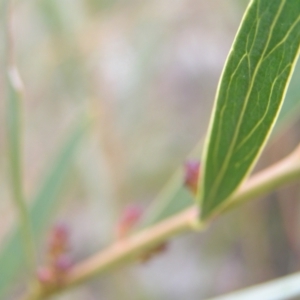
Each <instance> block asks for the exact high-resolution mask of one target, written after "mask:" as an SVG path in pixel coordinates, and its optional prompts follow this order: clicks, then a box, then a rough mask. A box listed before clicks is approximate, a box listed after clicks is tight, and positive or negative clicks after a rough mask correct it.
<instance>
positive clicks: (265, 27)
mask: <svg viewBox="0 0 300 300" xmlns="http://www.w3.org/2000/svg"><path fill="white" fill-rule="evenodd" d="M299 44H300V1H299V0H272V1H269V0H254V1H252V2H251V3H250V5H249V7H248V9H247V11H246V14H245V16H244V18H243V21H242V23H241V26H240V29H239V31H238V34H237V36H236V39H235V41H234V43H233V47H232V50H231V52H230V54H229V56H228V59H227V62H226V64H225V68H224V70H223V74H222V77H221V80H220V83H219V88H218V92H217V98H216V104H215V107H214V112H213V116H212V119H211V124H210V129H209V134H208V138H207V142H206V147H205V151H204V158H203V162H204V168H203V174H204V175H203V176H202V179H201V183H200V184H201V190H200V197H199V198H200V202H201V218H202V219H205V218H207V217H208V216H210V215H211V214H213V213H215V211H216V210H218V209H220V207H221V206H222V205H224V203H225V202H226V199H227V198H228V197H229V196H230V195H231V194H232V193H233V192H234V191H235V190H236V189H237V188H238V186H239V185H240V184H241V183H242V181H243V179H244V178H245V177H246V176H247V175H248V173H249V172H250V171H251V169H252V167H253V165H254V163H255V162H256V160H257V158H258V156H259V154H260V152H261V151H262V148H263V146H264V145H265V143H266V140H267V138H268V136H269V135H270V131H271V129H272V127H273V125H274V123H275V121H276V118H277V116H278V113H279V110H280V107H281V105H282V102H283V98H284V95H285V91H286V88H287V85H288V82H289V79H290V77H291V73H292V71H293V68H294V65H295V62H296V58H297V55H298V52H299Z"/></svg>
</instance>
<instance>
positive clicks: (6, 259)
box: [0, 122, 87, 299]
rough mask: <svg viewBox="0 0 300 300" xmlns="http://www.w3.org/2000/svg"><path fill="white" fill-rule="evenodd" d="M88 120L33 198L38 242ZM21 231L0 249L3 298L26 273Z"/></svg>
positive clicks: (32, 213)
mask: <svg viewBox="0 0 300 300" xmlns="http://www.w3.org/2000/svg"><path fill="white" fill-rule="evenodd" d="M86 129H87V124H86V122H82V123H80V125H79V126H78V125H77V126H76V128H75V129H73V131H72V132H71V134H70V136H69V137H68V138H67V140H66V142H65V143H64V144H63V146H62V148H61V150H60V152H59V153H58V156H57V158H56V159H55V160H54V162H53V163H51V165H50V166H49V167H50V171H49V173H48V176H46V178H45V180H44V182H43V184H42V185H41V188H40V189H39V191H38V192H37V194H36V195H35V197H34V199H33V206H32V209H31V211H30V218H31V221H32V224H33V231H34V236H35V241H36V242H39V240H40V238H41V235H42V233H43V232H44V230H45V227H46V226H47V225H48V223H49V219H50V217H51V215H52V213H53V210H54V209H55V208H56V207H57V206H58V204H59V202H60V201H61V198H60V197H59V194H60V191H61V189H62V187H63V184H64V182H65V179H66V177H67V174H68V171H69V170H70V167H71V164H72V161H73V158H74V154H75V152H76V150H77V148H78V146H79V144H80V142H81V140H82V138H83V136H84V134H85V133H86ZM22 250H23V248H22V240H21V237H20V234H19V231H18V230H14V231H13V233H12V235H11V236H10V238H9V239H8V241H7V242H6V243H5V244H4V245H3V248H2V251H1V252H0V270H1V271H0V299H3V297H4V296H3V295H4V294H5V293H6V292H7V289H8V288H9V286H10V285H11V284H12V283H13V280H14V279H15V278H16V277H17V276H18V275H19V274H20V272H21V270H23V271H22V272H21V273H23V272H24V267H25V266H24V251H22Z"/></svg>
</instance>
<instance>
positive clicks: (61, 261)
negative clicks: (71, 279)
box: [55, 254, 73, 273]
mask: <svg viewBox="0 0 300 300" xmlns="http://www.w3.org/2000/svg"><path fill="white" fill-rule="evenodd" d="M72 265H73V262H72V259H71V258H70V256H68V255H66V254H65V255H61V256H59V257H58V258H57V259H56V261H55V269H56V270H57V272H61V273H66V272H68V271H69V270H70V269H71V267H72Z"/></svg>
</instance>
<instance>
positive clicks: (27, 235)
mask: <svg viewBox="0 0 300 300" xmlns="http://www.w3.org/2000/svg"><path fill="white" fill-rule="evenodd" d="M6 5H7V9H6V37H7V63H6V64H7V74H6V75H7V77H6V82H7V111H6V114H7V141H8V152H9V163H10V173H11V184H12V196H13V200H14V203H15V206H16V209H17V211H18V216H19V223H20V231H21V235H22V237H23V241H24V251H25V253H26V257H27V262H28V266H29V267H30V269H31V270H32V271H33V269H34V267H35V247H34V242H33V234H32V229H31V222H30V218H29V213H28V209H27V206H26V203H25V199H24V193H23V176H22V173H23V170H22V122H21V120H22V103H21V102H22V91H23V86H22V81H21V78H20V76H19V73H18V70H17V68H16V66H15V63H14V54H13V53H14V51H13V41H12V29H11V15H12V11H11V10H12V9H11V6H12V3H11V2H10V1H7V2H6Z"/></svg>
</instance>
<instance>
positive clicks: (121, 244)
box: [24, 146, 300, 300]
mask: <svg viewBox="0 0 300 300" xmlns="http://www.w3.org/2000/svg"><path fill="white" fill-rule="evenodd" d="M296 179H300V146H299V147H298V148H297V149H296V150H295V151H294V152H293V153H292V154H290V155H289V156H288V157H286V158H285V159H283V160H281V161H279V162H278V163H276V164H274V165H273V166H271V167H269V168H267V169H265V170H263V171H261V172H259V173H257V174H256V175H254V176H253V177H251V178H250V179H249V180H248V181H247V182H246V183H244V185H242V186H241V187H240V189H239V190H238V191H237V192H236V193H235V194H234V195H233V196H232V197H231V198H230V199H229V200H228V204H227V205H226V206H224V207H223V208H222V209H221V210H219V212H218V215H220V214H221V213H224V212H225V211H227V210H229V209H232V208H233V207H235V206H237V205H238V204H241V203H244V202H245V201H247V200H250V199H253V198H255V197H258V196H261V195H263V194H265V193H267V192H270V191H272V190H274V189H275V188H278V187H280V186H282V185H284V184H286V183H288V182H291V181H293V180H296ZM198 214H199V210H198V207H197V206H193V207H191V208H189V209H187V210H185V211H183V212H181V213H179V214H177V215H175V216H173V217H170V218H168V219H167V220H165V221H162V222H160V223H158V224H157V225H154V226H152V227H149V228H146V229H144V230H142V231H140V232H138V233H136V234H135V235H133V236H131V237H128V238H127V239H124V240H122V241H118V242H116V243H115V244H113V245H112V246H110V247H108V248H107V249H105V250H103V251H101V252H100V253H98V254H96V255H94V256H92V257H90V258H88V259H87V260H85V261H83V262H81V263H78V264H77V265H76V266H75V267H73V269H71V270H70V272H69V273H68V274H66V277H65V278H64V283H63V285H61V286H53V287H51V288H48V289H46V288H45V286H43V285H40V284H37V285H36V287H35V288H34V289H33V290H32V293H30V294H29V295H27V297H25V298H24V300H40V299H44V298H46V297H48V296H51V295H53V294H56V293H58V292H60V291H62V290H65V289H67V288H70V287H72V286H75V285H78V284H80V283H82V282H85V281H87V280H88V279H90V278H92V277H94V276H96V275H98V274H100V273H102V272H104V271H107V270H109V269H112V268H114V267H117V266H119V265H121V264H123V263H125V262H128V261H132V260H134V259H136V258H137V257H139V256H140V255H142V254H143V253H145V252H147V250H149V249H150V250H151V249H152V247H155V246H156V245H158V244H160V243H161V242H163V241H165V240H166V239H169V238H170V237H173V236H175V235H177V234H179V233H182V232H184V231H188V230H196V229H199V230H203V229H204V227H205V226H206V225H207V224H208V223H209V221H211V218H210V219H209V220H206V221H205V223H201V224H200V223H199V220H198ZM215 216H216V215H214V216H213V217H215Z"/></svg>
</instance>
